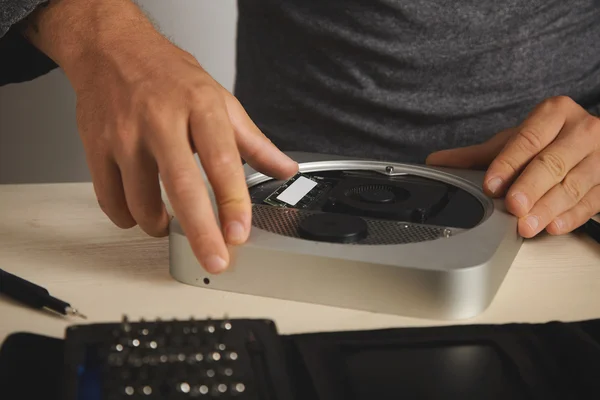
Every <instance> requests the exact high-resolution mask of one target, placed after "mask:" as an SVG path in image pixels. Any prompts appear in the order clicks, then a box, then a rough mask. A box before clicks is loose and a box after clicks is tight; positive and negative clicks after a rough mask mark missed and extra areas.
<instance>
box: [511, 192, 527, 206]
mask: <svg viewBox="0 0 600 400" xmlns="http://www.w3.org/2000/svg"><path fill="white" fill-rule="evenodd" d="M512 197H513V199H515V200H516V201H517V203H519V204H520V205H521V206H522V207H523V208H524V209H526V210H528V206H527V203H528V201H527V196H525V195H524V194H523V193H515V194H513V196H512Z"/></svg>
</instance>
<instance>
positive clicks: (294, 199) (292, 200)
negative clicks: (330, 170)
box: [277, 176, 317, 206]
mask: <svg viewBox="0 0 600 400" xmlns="http://www.w3.org/2000/svg"><path fill="white" fill-rule="evenodd" d="M315 186H317V182H315V181H313V180H312V179H308V178H305V177H303V176H301V177H299V178H298V179H296V180H295V181H294V182H293V183H292V184H291V185H290V186H289V187H288V188H287V189H285V190H284V191H283V192H281V194H280V195H279V196H277V200H281V201H283V202H284V203H287V204H289V205H292V206H295V205H296V203H298V202H299V201H300V200H302V198H303V197H304V196H306V195H307V194H308V192H310V191H311V190H312V188H314V187H315Z"/></svg>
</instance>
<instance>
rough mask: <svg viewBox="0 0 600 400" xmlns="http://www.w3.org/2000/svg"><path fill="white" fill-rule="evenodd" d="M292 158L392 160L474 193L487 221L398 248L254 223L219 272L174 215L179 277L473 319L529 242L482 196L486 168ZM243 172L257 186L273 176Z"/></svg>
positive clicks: (344, 164)
mask: <svg viewBox="0 0 600 400" xmlns="http://www.w3.org/2000/svg"><path fill="white" fill-rule="evenodd" d="M288 154H289V155H290V156H291V157H292V158H293V159H294V160H296V161H297V162H298V163H299V165H300V171H301V172H314V171H322V170H332V169H338V170H339V169H346V170H347V169H365V168H366V169H374V170H377V171H379V172H381V173H388V171H389V168H388V167H389V166H391V167H393V171H394V172H392V173H394V174H406V173H409V174H412V175H417V176H422V177H426V178H433V179H437V180H443V181H446V182H449V183H452V184H454V185H457V186H459V187H461V188H463V189H465V190H467V191H468V192H470V193H471V194H473V195H475V196H476V197H477V198H478V199H479V200H480V201H481V202H482V204H483V205H484V208H485V209H486V212H485V217H484V219H483V220H482V222H481V223H480V224H479V225H477V226H476V227H474V228H473V229H470V230H464V231H458V232H456V231H455V233H453V234H452V235H451V236H450V237H445V238H440V239H436V240H432V241H423V242H418V243H410V244H400V245H351V244H350V245H349V244H335V243H319V242H313V241H308V240H303V239H297V238H291V237H286V236H281V235H276V234H273V233H270V232H267V231H264V230H262V229H259V228H256V227H255V226H253V227H252V230H251V233H250V237H249V240H248V242H247V243H246V244H244V245H242V246H238V247H236V248H235V249H232V250H231V251H232V253H231V256H232V265H231V267H230V269H229V270H228V271H227V272H224V273H222V274H219V275H216V276H214V275H209V274H207V273H206V272H205V271H204V269H203V268H202V267H201V265H200V264H199V263H198V261H197V259H196V258H195V256H194V254H193V252H192V250H191V248H190V246H189V243H188V241H187V239H186V237H185V235H184V234H183V231H182V229H181V226H180V224H179V222H178V221H177V219H176V218H174V219H173V220H172V222H171V227H170V235H169V252H170V273H171V275H172V276H173V277H174V278H175V279H176V280H178V281H180V282H182V283H185V284H189V285H194V286H200V287H203V288H208V289H216V290H223V291H229V292H237V293H245V294H252V295H258V296H264V297H271V298H279V299H287V300H295V301H301V302H307V303H315V304H322V305H329V306H336V307H342V308H350V309H356V310H367V311H372V312H377V313H385V314H395V315H404V316H410V317H417V318H426V319H441V320H460V319H468V318H472V317H475V316H477V315H478V314H480V313H482V312H483V311H484V310H485V309H486V308H487V307H488V306H489V305H490V303H491V302H492V300H493V298H494V296H495V295H496V293H497V291H498V289H499V287H500V285H501V283H502V281H503V280H504V277H505V276H506V273H507V272H508V270H509V268H510V266H511V264H512V262H513V260H514V258H515V257H516V255H517V253H518V251H519V249H520V247H521V244H522V238H521V237H520V236H519V235H518V233H517V220H516V218H515V217H513V216H512V215H510V214H509V213H507V211H506V210H505V207H504V202H503V201H502V200H496V199H494V200H492V199H489V198H488V197H487V196H485V195H484V193H483V192H482V190H481V185H482V179H483V176H484V173H483V172H481V171H469V170H454V169H447V168H437V167H429V166H420V165H411V164H402V163H388V162H378V161H370V160H361V159H355V158H349V157H336V156H327V155H319V154H307V153H288ZM245 168H246V177H247V184H248V186H249V187H251V186H253V185H256V184H258V183H260V182H263V181H265V180H268V179H269V178H268V177H266V176H264V175H263V174H260V173H257V172H256V171H255V170H253V169H252V168H250V167H249V166H247V165H246V166H245ZM211 193H212V191H211ZM214 206H215V203H214V198H213V207H214ZM215 212H216V209H215Z"/></svg>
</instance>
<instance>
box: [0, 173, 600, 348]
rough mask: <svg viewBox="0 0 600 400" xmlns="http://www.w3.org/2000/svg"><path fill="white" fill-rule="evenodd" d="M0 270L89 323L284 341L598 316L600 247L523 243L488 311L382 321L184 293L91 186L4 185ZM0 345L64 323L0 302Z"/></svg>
mask: <svg viewBox="0 0 600 400" xmlns="http://www.w3.org/2000/svg"><path fill="white" fill-rule="evenodd" d="M0 268H3V269H5V270H6V271H8V272H11V273H15V274H17V275H19V276H21V277H23V278H25V279H29V280H31V281H33V282H34V283H37V284H39V285H42V286H45V287H46V288H47V289H48V290H49V291H50V292H51V294H53V295H54V296H56V297H58V298H60V299H62V300H65V301H68V302H70V303H71V304H72V305H73V306H74V307H76V308H79V309H80V310H81V311H82V312H83V313H85V314H87V315H88V317H89V319H88V322H107V321H108V322H110V321H118V320H120V319H121V317H122V315H123V314H127V315H128V316H129V317H130V318H132V319H139V318H140V317H141V318H146V319H152V318H156V317H160V318H163V319H169V318H174V317H176V318H189V317H191V316H194V317H196V318H203V317H207V316H212V317H213V318H218V317H222V316H223V315H224V314H228V315H229V316H230V317H261V318H262V317H264V318H269V319H272V320H274V321H275V322H276V324H277V326H278V328H279V331H280V332H282V333H299V332H314V331H331V330H349V329H372V328H388V327H402V326H430V325H442V324H445V325H447V324H457V323H460V324H465V323H471V324H473V323H508V322H545V321H549V320H562V321H574V320H582V319H593V318H600V245H598V244H597V243H595V242H593V241H592V240H591V239H589V238H587V237H579V236H575V235H568V236H562V237H550V236H545V237H541V238H537V239H534V240H530V241H527V242H525V244H524V245H523V247H522V249H521V251H520V253H519V255H518V256H517V259H516V261H515V263H514V264H513V266H512V268H511V270H510V272H509V273H508V276H507V277H506V279H505V281H504V283H503V285H502V286H501V288H500V291H499V293H498V295H497V296H496V298H495V300H494V302H493V303H492V305H491V306H490V308H489V309H488V310H487V311H485V312H484V313H483V314H482V315H480V316H479V317H477V318H475V319H472V320H468V321H460V322H455V321H430V320H420V319H413V318H404V317H398V316H390V315H379V314H373V313H369V312H358V311H353V310H346V309H338V308H333V307H324V306H319V305H312V304H303V303H296V302H291V301H283V300H275V299H268V298H260V297H253V296H248V295H240V294H234V293H226V292H219V291H215V290H212V289H204V288H197V287H191V286H187V285H183V284H181V283H178V282H176V281H175V280H173V279H172V278H171V277H170V276H169V272H168V248H167V239H166V238H165V239H154V238H150V237H147V236H146V235H145V234H144V233H143V232H141V231H140V230H139V229H137V228H134V229H131V230H127V231H123V230H120V229H118V228H116V227H114V226H113V225H112V223H111V222H110V221H109V220H108V218H106V217H105V216H104V214H103V213H102V211H101V210H100V209H99V207H98V205H97V203H96V199H95V196H94V192H93V188H92V186H91V184H87V183H83V184H54V185H4V186H0ZM0 318H1V319H0V321H1V322H0V342H1V341H3V340H4V338H5V337H6V336H7V335H9V334H11V333H13V332H17V331H28V332H33V333H39V334H44V335H49V336H55V337H62V336H63V334H64V330H65V328H66V327H67V325H68V324H72V323H80V322H83V321H82V320H78V319H65V318H62V317H60V316H54V315H51V314H49V313H46V312H44V311H37V310H30V309H27V308H25V307H23V306H21V305H18V304H17V303H14V302H12V301H10V300H7V299H6V298H0Z"/></svg>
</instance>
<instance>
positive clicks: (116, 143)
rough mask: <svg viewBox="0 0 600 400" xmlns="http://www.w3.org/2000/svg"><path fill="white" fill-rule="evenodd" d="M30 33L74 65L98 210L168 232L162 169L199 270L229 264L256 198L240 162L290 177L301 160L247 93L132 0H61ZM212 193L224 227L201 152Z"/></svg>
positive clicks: (69, 68) (71, 71)
mask: <svg viewBox="0 0 600 400" xmlns="http://www.w3.org/2000/svg"><path fill="white" fill-rule="evenodd" d="M32 24H37V25H33V26H32V28H30V29H29V34H28V36H29V37H30V40H31V41H32V42H33V43H34V45H36V46H37V47H38V48H40V49H41V50H42V51H44V52H45V53H46V54H48V55H49V56H50V57H51V58H53V59H54V60H55V61H56V62H57V64H59V65H60V66H61V67H62V68H63V69H64V71H65V73H66V75H67V77H68V78H69V80H70V81H71V83H72V85H73V87H74V89H75V92H76V95H77V120H78V127H79V131H80V135H81V138H82V141H83V145H84V148H85V151H86V155H87V160H88V165H89V168H90V171H91V175H92V179H93V182H94V188H95V191H96V195H97V197H98V202H99V204H100V207H101V208H102V210H104V212H105V213H106V214H107V215H108V217H109V218H110V219H111V220H112V221H113V222H114V223H115V224H116V225H117V226H119V227H122V228H129V227H133V226H135V225H139V226H140V227H141V229H143V230H144V231H145V232H146V233H148V234H149V235H152V236H164V235H165V234H166V233H167V230H168V224H169V216H168V214H167V211H166V209H165V206H164V203H163V201H162V198H161V189H160V184H159V174H160V177H161V178H162V182H163V185H164V188H165V191H166V193H167V196H168V198H169V200H170V203H171V205H172V207H173V210H174V212H175V215H176V216H177V218H178V219H179V221H180V223H181V225H182V228H183V230H184V232H185V234H186V236H187V238H188V240H189V242H190V245H191V247H192V249H193V251H194V253H195V255H196V257H197V258H198V260H199V262H200V263H201V265H202V266H203V267H204V268H205V269H206V270H207V271H208V272H211V273H218V272H221V271H223V270H224V269H225V268H226V267H227V266H228V263H229V252H228V249H227V244H231V245H237V244H241V243H243V242H245V241H246V239H247V236H248V233H249V230H250V226H251V204H250V198H249V194H248V190H247V187H246V183H245V177H244V171H243V167H242V163H241V158H243V159H244V160H246V162H248V164H250V165H251V166H252V167H253V168H255V169H257V170H259V171H261V172H263V173H265V174H267V175H269V176H273V177H275V178H279V179H285V178H288V177H291V176H292V175H293V174H294V173H295V172H296V171H297V168H298V166H297V164H296V163H295V162H294V161H293V160H291V159H290V158H288V157H287V156H286V155H284V154H283V153H282V152H280V151H279V150H278V149H277V148H276V147H275V146H274V145H273V144H272V143H271V142H270V141H269V140H268V139H267V138H266V137H265V136H264V135H263V134H262V133H261V132H260V130H259V129H258V128H257V127H256V125H255V124H254V123H253V122H252V121H251V119H250V118H249V116H248V115H247V114H246V112H245V111H244V109H243V108H242V106H241V105H240V103H239V102H238V101H237V99H236V98H235V97H234V96H232V95H231V94H230V93H229V92H228V91H227V90H225V89H224V88H223V87H221V86H220V85H219V84H218V83H217V82H216V81H215V80H214V79H212V78H211V77H210V76H209V74H208V73H207V72H206V71H204V70H203V69H202V67H201V66H200V65H199V63H198V62H197V61H196V60H195V59H194V57H192V56H191V55H190V54H188V53H186V52H185V51H183V50H181V49H179V48H178V47H176V46H174V45H173V44H172V43H170V42H169V41H168V40H166V39H165V38H164V37H163V36H162V35H160V34H159V33H158V32H156V31H155V30H154V28H153V26H152V25H151V24H150V23H149V21H148V20H147V19H146V18H145V17H144V16H143V14H142V13H141V12H140V11H139V9H138V8H137V7H136V6H135V5H133V4H132V3H131V2H130V1H129V0H93V1H88V2H81V1H77V0H54V2H52V1H51V2H50V5H49V6H48V7H47V8H46V9H43V10H41V11H40V12H39V13H38V14H37V15H36V16H35V20H34V21H32ZM195 152H197V154H198V156H199V158H200V160H201V163H202V167H203V168H204V170H205V172H206V175H207V178H208V179H209V181H210V183H211V186H212V188H213V191H214V194H215V199H216V202H217V205H218V210H219V213H218V214H219V220H220V223H221V227H222V229H219V226H218V224H217V220H216V218H215V216H214V213H213V209H212V205H211V202H210V199H209V196H208V191H207V188H206V186H205V185H204V181H203V177H202V174H201V171H200V169H199V168H198V166H197V164H196V161H195V159H194V153H195Z"/></svg>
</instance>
